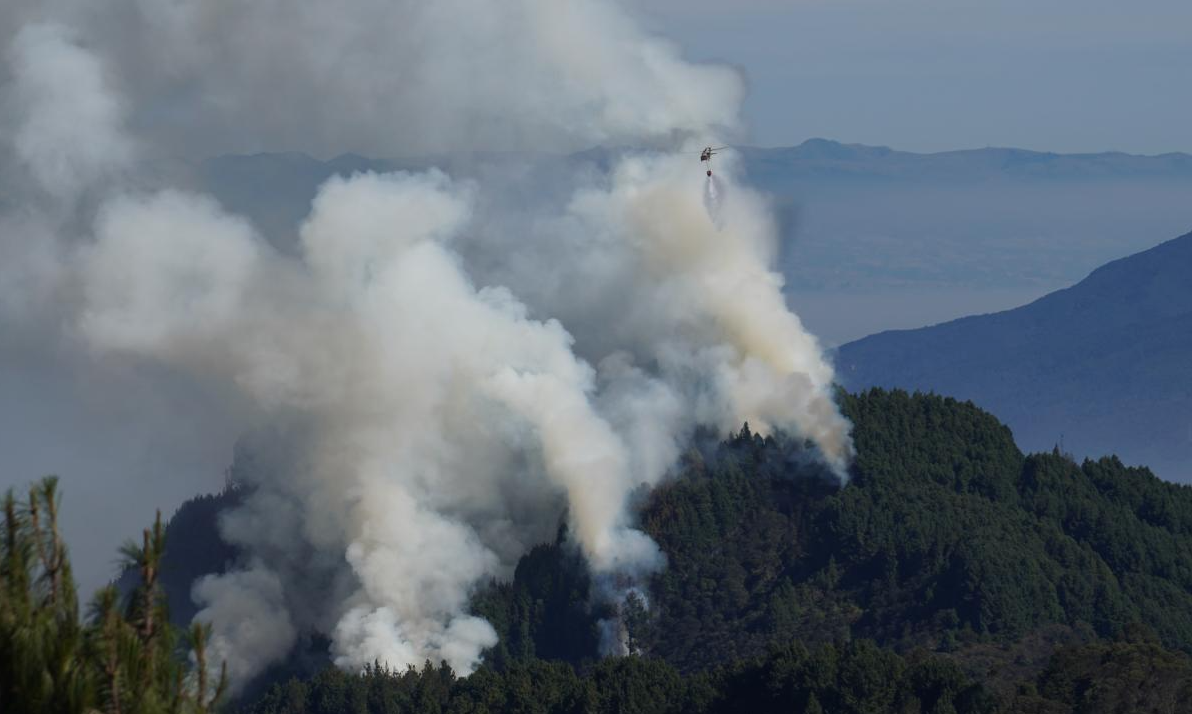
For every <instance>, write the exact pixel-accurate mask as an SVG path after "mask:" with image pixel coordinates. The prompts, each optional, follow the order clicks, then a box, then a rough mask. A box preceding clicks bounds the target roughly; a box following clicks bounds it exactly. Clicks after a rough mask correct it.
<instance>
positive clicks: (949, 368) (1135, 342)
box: [836, 233, 1192, 482]
mask: <svg viewBox="0 0 1192 714" xmlns="http://www.w3.org/2000/svg"><path fill="white" fill-rule="evenodd" d="M836 363H837V367H838V370H839V376H840V379H841V380H842V381H843V382H844V384H845V385H846V386H847V387H848V388H850V389H861V388H865V387H870V386H882V387H901V388H905V389H918V390H925V391H927V390H930V391H935V392H938V393H941V394H946V395H949V396H955V397H957V398H960V399H972V400H973V401H974V402H976V403H977V404H978V405H980V406H981V407H983V408H985V409H988V410H990V411H991V412H993V413H994V414H996V415H998V417H999V418H1001V419H1002V420H1003V421H1005V422H1006V423H1007V424H1008V425H1009V426H1010V427H1011V428H1012V429H1013V430H1014V434H1015V437H1016V440H1017V441H1018V442H1019V444H1021V445H1022V446H1023V447H1025V448H1027V449H1046V448H1050V447H1051V446H1053V445H1056V444H1058V443H1059V442H1060V441H1061V440H1062V441H1063V444H1064V448H1065V449H1067V450H1069V451H1072V452H1075V453H1076V454H1078V455H1084V454H1088V455H1092V456H1097V455H1101V454H1106V453H1116V454H1119V455H1120V456H1121V457H1122V458H1123V459H1125V460H1126V461H1127V462H1135V463H1137V462H1143V463H1146V464H1148V465H1149V466H1151V467H1153V468H1154V469H1155V470H1156V472H1157V473H1159V475H1161V476H1164V477H1166V478H1170V479H1176V480H1182V481H1186V482H1188V481H1192V233H1189V234H1186V235H1184V236H1181V237H1179V238H1176V239H1174V240H1170V241H1167V242H1166V243H1163V244H1161V245H1158V246H1156V247H1154V248H1151V249H1150V250H1146V251H1143V252H1141V253H1137V254H1135V255H1131V256H1129V257H1126V258H1122V259H1120V260H1115V261H1113V262H1111V263H1108V264H1106V265H1104V266H1102V267H1100V268H1098V269H1096V270H1094V271H1093V272H1092V273H1091V274H1090V275H1089V276H1088V277H1087V278H1085V279H1084V280H1082V281H1080V282H1079V283H1077V284H1076V285H1074V286H1072V287H1070V288H1068V289H1065V290H1060V291H1057V292H1054V293H1050V294H1048V295H1046V296H1044V297H1042V298H1040V299H1039V300H1036V301H1035V302H1033V303H1031V304H1029V305H1025V306H1023V307H1019V308H1016V309H1013V310H1007V311H1005V312H1000V313H994V314H988V315H977V316H972V317H966V318H962V319H959V320H954V321H952V322H947V323H943V324H939V325H934V326H931V327H924V328H921V329H917V330H901V331H890V332H883V333H880V334H877V335H872V336H870V337H866V338H864V339H861V340H857V341H855V342H851V343H848V344H846V345H843V346H842V347H841V348H840V349H839V351H838V353H837V357H836Z"/></svg>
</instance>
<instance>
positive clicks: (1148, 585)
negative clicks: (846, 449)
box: [0, 390, 1192, 714]
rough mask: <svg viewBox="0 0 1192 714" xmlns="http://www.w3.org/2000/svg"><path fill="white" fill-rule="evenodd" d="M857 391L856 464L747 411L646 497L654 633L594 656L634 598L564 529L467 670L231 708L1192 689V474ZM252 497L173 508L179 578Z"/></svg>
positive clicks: (908, 399) (1189, 701)
mask: <svg viewBox="0 0 1192 714" xmlns="http://www.w3.org/2000/svg"><path fill="white" fill-rule="evenodd" d="M840 402H841V406H842V409H843V410H844V412H845V413H846V415H847V416H848V417H849V418H850V419H851V420H852V421H853V423H854V425H855V429H854V439H855V442H856V447H857V459H856V462H855V464H854V466H853V469H852V474H851V479H850V481H849V483H848V484H847V485H845V486H844V487H840V486H839V485H838V483H837V482H836V481H835V480H834V479H833V478H831V477H829V476H828V475H827V474H826V473H825V472H824V471H823V469H822V467H820V466H817V465H816V461H815V459H814V454H812V453H811V452H810V451H809V450H808V446H807V445H805V444H803V443H800V442H798V441H795V440H791V439H787V438H784V437H781V436H777V437H765V438H763V437H760V436H758V435H756V434H753V433H752V432H751V431H750V430H749V428H748V425H746V426H745V427H744V428H743V429H742V430H741V431H740V432H739V433H737V434H734V435H732V436H731V437H730V438H729V439H727V440H725V441H722V442H721V441H716V440H700V441H699V443H700V446H698V447H693V448H692V449H691V450H690V451H689V452H688V453H687V454H686V455H685V456H684V458H683V460H682V463H681V464H680V466H679V469H678V473H677V474H676V476H675V477H674V478H673V479H671V480H670V481H668V483H667V484H666V485H664V486H663V487H661V488H659V489H657V490H655V491H654V492H653V493H652V494H650V495H649V497H648V498H647V499H646V500H645V501H644V502H643V504H642V506H641V510H640V519H641V524H642V526H643V528H644V529H645V530H646V531H647V532H649V533H650V535H651V536H652V537H653V538H654V539H655V540H656V541H657V542H658V544H659V545H660V546H661V548H662V549H663V551H664V552H665V553H666V556H667V559H668V567H667V568H666V569H665V570H664V571H662V572H660V573H659V574H657V575H656V576H655V577H654V578H653V580H652V581H651V582H650V583H648V584H647V585H648V586H647V587H646V588H645V597H644V598H642V599H635V600H633V601H631V602H630V603H629V605H628V606H627V607H625V608H624V609H623V611H622V613H621V616H622V619H623V621H624V622H625V624H626V626H627V628H628V633H629V636H630V644H631V646H632V648H633V650H634V651H635V652H636V654H635V655H633V656H629V657H622V658H611V659H599V658H598V657H597V656H596V653H597V641H598V631H597V622H598V620H600V619H601V618H604V617H608V616H609V615H610V614H612V611H611V610H610V608H609V606H608V605H598V604H593V603H592V602H591V599H590V597H589V593H590V592H591V589H592V588H591V583H590V580H589V575H588V573H587V571H586V569H585V566H584V563H583V560H582V558H580V557H579V555H578V554H577V553H576V551H575V549H574V548H573V547H572V546H571V544H570V543H569V541H568V539H567V531H566V528H560V531H559V535H558V536H557V538H556V540H555V542H553V543H544V544H542V545H540V546H538V547H536V548H534V549H533V550H532V551H531V552H530V553H528V554H527V555H526V556H525V557H523V558H522V560H521V562H520V564H519V565H518V567H517V569H516V572H515V573H514V576H513V579H512V581H510V582H507V583H500V582H493V583H490V584H488V585H487V586H485V587H483V588H481V589H480V591H478V592H477V593H476V595H475V598H474V601H473V609H474V611H475V612H476V613H477V614H480V615H482V616H484V617H485V618H487V619H488V620H489V621H490V622H492V624H493V625H494V627H495V628H496V629H497V631H498V633H499V634H500V642H499V644H498V645H497V646H496V647H494V648H493V649H492V650H490V651H489V652H488V653H487V655H486V659H485V661H486V665H485V666H484V667H482V668H481V669H480V670H479V671H477V672H475V673H473V674H472V675H471V676H469V677H464V678H460V677H457V676H455V674H454V673H452V672H451V671H450V670H449V669H448V668H446V666H445V665H441V664H436V663H429V662H428V663H426V664H425V666H423V667H422V668H419V669H416V670H415V669H410V670H406V671H390V670H388V669H386V668H385V667H384V666H382V665H378V666H377V667H374V668H369V669H368V670H366V671H365V672H363V673H345V672H341V671H339V670H336V669H334V668H330V667H328V668H326V669H324V670H322V671H317V670H316V671H310V670H306V671H302V670H300V669H299V668H296V667H290V668H286V667H284V666H283V667H281V668H278V669H277V670H275V671H274V672H272V673H271V674H270V676H269V681H262V682H258V683H257V684H256V686H254V687H252V688H250V689H249V690H248V691H249V692H250V694H249V695H247V696H244V697H242V698H241V701H239V702H234V703H233V704H232V706H233V707H234V708H235V709H238V710H241V711H244V712H246V713H250V714H280V713H282V712H285V713H292V714H298V713H304V714H306V713H315V712H327V713H330V712H505V711H509V712H672V711H673V712H721V711H755V712H766V711H808V712H811V711H825V712H888V711H895V712H919V711H922V712H1007V713H1023V714H1025V713H1027V712H1038V713H1048V714H1050V713H1052V712H1056V713H1058V712H1133V711H1153V712H1180V711H1192V657H1190V656H1189V653H1192V488H1189V487H1187V486H1179V485H1175V484H1170V483H1166V482H1163V481H1161V480H1159V479H1157V478H1155V477H1154V476H1153V475H1152V474H1151V473H1150V472H1149V471H1147V470H1146V469H1141V468H1129V467H1126V466H1124V465H1123V464H1122V463H1121V462H1120V461H1118V460H1117V459H1116V458H1113V457H1109V458H1104V459H1100V460H1097V461H1088V460H1086V461H1084V462H1083V463H1076V462H1075V461H1074V460H1073V459H1072V458H1071V457H1069V456H1068V455H1065V454H1063V453H1060V451H1059V450H1058V449H1057V450H1054V451H1053V452H1052V453H1047V454H1034V455H1029V456H1028V455H1024V454H1022V453H1021V452H1020V451H1019V450H1018V448H1017V447H1016V446H1015V444H1014V441H1013V438H1012V435H1011V434H1010V432H1009V430H1008V429H1007V428H1006V427H1005V426H1003V425H1002V424H1000V423H999V422H998V421H997V419H995V418H994V417H992V416H991V415H989V414H987V413H985V412H982V411H981V410H980V409H978V408H977V407H975V406H973V405H972V404H971V403H960V402H957V401H955V400H952V399H947V398H943V397H938V396H934V395H923V394H913V395H912V394H907V393H905V392H901V391H893V392H885V391H880V390H871V391H868V392H865V393H862V394H857V395H850V394H845V393H841V394H840ZM236 499H237V494H236V492H235V490H231V491H228V492H226V493H224V494H222V495H220V496H218V497H208V498H205V499H199V500H196V501H192V502H190V503H188V504H187V505H186V506H184V507H183V508H182V509H181V510H180V511H179V512H178V513H177V514H176V515H175V517H174V518H173V519H172V520H171V523H170V527H169V528H167V529H166V530H165V533H164V538H165V540H166V542H167V543H168V544H169V546H168V549H167V550H166V555H165V558H164V559H163V560H162V563H161V567H160V570H161V579H162V580H168V583H167V587H170V588H172V587H175V585H174V583H188V582H189V581H190V580H191V579H193V577H194V576H196V575H199V574H201V573H204V572H209V571H210V570H213V569H218V568H220V567H223V565H224V564H225V563H227V562H229V561H230V560H232V559H234V558H235V557H236V554H235V552H234V550H232V549H230V548H228V547H227V546H226V545H224V544H222V543H220V541H219V538H218V534H217V532H216V529H215V526H214V523H215V516H216V514H217V513H218V511H219V509H220V508H222V507H226V506H227V505H228V504H229V503H231V502H234V501H235V500H236ZM178 524H181V525H178ZM183 526H184V527H183ZM167 574H168V577H167ZM42 580H44V577H43V578H42ZM133 582H134V584H135V583H136V582H139V580H138V579H137V578H133ZM160 586H161V585H160V583H158V584H157V587H160ZM142 587H143V586H142ZM43 590H44V584H43ZM138 592H142V591H141V590H138ZM139 597H142V598H143V597H144V595H143V592H142V595H140V596H139ZM43 599H44V598H43ZM175 599H176V598H175ZM175 599H171V601H170V602H171V604H173V603H174V602H175ZM134 600H135V598H134ZM184 606H188V604H187V603H182V604H180V605H179V607H180V608H182V607H184ZM130 617H132V618H133V619H135V612H133V611H130ZM92 621H94V620H92ZM0 626H3V623H2V622H0ZM87 627H90V628H92V629H94V628H95V627H96V625H95V624H89V625H85V626H84V629H85V628H87ZM307 660H308V661H309V658H307ZM179 661H181V660H179ZM179 666H180V665H179ZM291 675H293V676H291ZM4 676H8V675H7V672H6V673H5V675H4ZM0 703H3V700H0ZM4 711H8V710H7V709H5V710H4Z"/></svg>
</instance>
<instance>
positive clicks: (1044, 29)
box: [634, 0, 1192, 154]
mask: <svg viewBox="0 0 1192 714" xmlns="http://www.w3.org/2000/svg"><path fill="white" fill-rule="evenodd" d="M634 6H635V7H636V8H637V10H638V12H640V13H642V14H644V15H645V16H646V18H647V22H648V23H649V24H650V25H651V26H652V27H653V28H654V29H656V30H658V31H659V32H662V33H663V34H666V35H668V36H670V37H672V38H674V39H676V40H677V41H679V42H680V43H681V44H682V45H683V47H684V48H685V51H686V52H687V54H688V56H690V57H691V58H693V59H701V60H702V59H717V60H722V61H726V62H728V63H731V64H734V65H736V66H739V67H741V68H742V69H743V70H744V71H745V72H746V74H747V76H748V78H749V84H750V96H749V99H748V101H747V103H746V119H747V121H748V123H749V126H750V132H751V133H750V136H749V137H748V141H749V143H754V144H758V145H763V146H779V145H789V144H796V143H799V142H801V141H803V140H804V139H807V138H810V137H816V136H819V137H827V138H832V139H838V140H841V141H847V142H859V143H867V144H885V145H889V146H893V147H896V148H899V149H905V150H912V151H939V150H947V149H956V148H976V147H982V146H1016V147H1022V148H1030V149H1039V150H1048V151H1058V152H1080V151H1105V150H1120V151H1127V152H1133V153H1148V154H1154V153H1163V152H1167V151H1184V152H1192V1H1190V0H1133V1H1130V2H1127V1H1125V0H992V1H988V0H987V1H985V2H976V1H974V0H897V1H896V0H722V1H720V2H712V1H710V0H640V2H638V3H636V4H635V5H634ZM696 90H697V88H693V91H696Z"/></svg>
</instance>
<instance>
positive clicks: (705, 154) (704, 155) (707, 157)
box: [699, 146, 728, 176]
mask: <svg viewBox="0 0 1192 714" xmlns="http://www.w3.org/2000/svg"><path fill="white" fill-rule="evenodd" d="M727 148H728V147H727V146H717V147H711V146H705V147H704V150H703V151H701V152H700V155H699V160H700V161H707V162H708V176H711V175H712V157H713V156H715V155H716V153H717V152H719V151H723V150H724V149H727Z"/></svg>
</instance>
